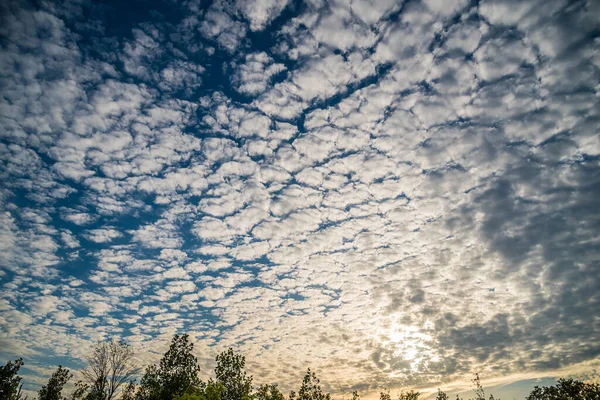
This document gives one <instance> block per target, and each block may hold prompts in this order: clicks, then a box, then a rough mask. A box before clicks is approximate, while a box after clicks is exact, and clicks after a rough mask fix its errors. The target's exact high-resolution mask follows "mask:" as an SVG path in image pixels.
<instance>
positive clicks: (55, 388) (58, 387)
mask: <svg viewBox="0 0 600 400" xmlns="http://www.w3.org/2000/svg"><path fill="white" fill-rule="evenodd" d="M72 377H73V374H71V373H70V372H69V370H68V369H66V368H63V367H62V365H59V366H58V369H57V370H56V371H54V373H53V374H52V376H51V377H50V379H49V380H48V383H47V384H46V385H44V386H42V388H41V389H40V390H39V391H38V399H39V400H62V399H64V397H62V390H63V387H64V386H65V384H66V383H67V382H68V381H69V379H71V378H72Z"/></svg>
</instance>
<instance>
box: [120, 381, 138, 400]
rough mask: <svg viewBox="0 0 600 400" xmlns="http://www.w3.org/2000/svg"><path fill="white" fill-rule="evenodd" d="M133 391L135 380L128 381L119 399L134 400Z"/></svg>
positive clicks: (134, 389)
mask: <svg viewBox="0 0 600 400" xmlns="http://www.w3.org/2000/svg"><path fill="white" fill-rule="evenodd" d="M135 391H136V387H135V381H129V383H128V384H127V385H126V386H125V388H124V389H123V394H122V395H121V400H136V395H135Z"/></svg>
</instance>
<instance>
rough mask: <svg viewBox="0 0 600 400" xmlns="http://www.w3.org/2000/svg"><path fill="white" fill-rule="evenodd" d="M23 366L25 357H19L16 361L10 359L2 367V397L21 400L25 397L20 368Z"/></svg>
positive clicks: (0, 390)
mask: <svg viewBox="0 0 600 400" xmlns="http://www.w3.org/2000/svg"><path fill="white" fill-rule="evenodd" d="M22 366H23V359H22V358H17V359H16V360H15V361H14V362H13V361H9V362H7V363H6V365H5V366H3V367H0V399H3V400H4V399H6V400H20V399H22V398H23V395H22V394H21V389H22V388H23V385H22V384H21V379H22V378H21V377H20V376H19V369H20V368H21V367H22Z"/></svg>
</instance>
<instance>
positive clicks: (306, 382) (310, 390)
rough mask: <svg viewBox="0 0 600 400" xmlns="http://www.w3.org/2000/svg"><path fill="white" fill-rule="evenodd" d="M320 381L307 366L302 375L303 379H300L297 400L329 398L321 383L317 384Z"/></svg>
mask: <svg viewBox="0 0 600 400" xmlns="http://www.w3.org/2000/svg"><path fill="white" fill-rule="evenodd" d="M320 382H321V381H319V379H318V378H317V376H316V375H315V373H314V372H312V371H311V370H310V368H309V369H308V370H307V371H306V375H304V379H302V385H301V386H300V390H299V391H298V400H330V399H331V395H330V394H329V393H327V394H325V393H323V391H322V390H321V385H319V383H320Z"/></svg>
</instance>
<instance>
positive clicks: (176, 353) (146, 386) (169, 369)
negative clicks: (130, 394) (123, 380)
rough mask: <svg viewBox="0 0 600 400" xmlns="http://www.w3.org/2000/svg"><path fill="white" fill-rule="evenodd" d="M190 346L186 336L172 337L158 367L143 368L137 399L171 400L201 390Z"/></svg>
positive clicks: (198, 369)
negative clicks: (144, 370) (144, 369)
mask: <svg viewBox="0 0 600 400" xmlns="http://www.w3.org/2000/svg"><path fill="white" fill-rule="evenodd" d="M193 350H194V344H193V343H190V341H189V336H188V335H187V334H183V335H181V336H179V335H175V336H173V339H172V340H171V346H170V347H169V350H168V351H167V352H166V353H165V355H164V356H163V357H162V359H161V360H160V362H159V364H158V366H157V365H151V366H149V367H148V368H146V372H145V374H144V376H143V377H142V380H141V382H140V386H139V389H138V392H137V396H138V398H139V399H141V400H171V399H173V398H174V397H175V396H181V395H183V394H184V393H186V392H188V393H191V394H193V393H197V392H198V391H200V390H201V389H202V386H203V385H202V383H201V381H200V378H199V377H198V373H199V371H200V367H199V366H198V359H197V358H196V357H195V356H194V355H193Z"/></svg>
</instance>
